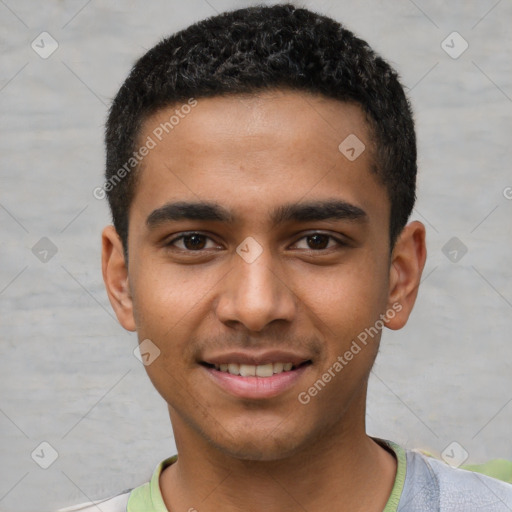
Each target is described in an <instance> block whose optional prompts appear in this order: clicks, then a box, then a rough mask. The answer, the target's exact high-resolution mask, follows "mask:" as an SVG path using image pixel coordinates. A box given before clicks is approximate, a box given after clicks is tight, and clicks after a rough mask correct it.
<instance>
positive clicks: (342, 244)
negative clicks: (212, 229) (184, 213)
mask: <svg viewBox="0 0 512 512" xmlns="http://www.w3.org/2000/svg"><path fill="white" fill-rule="evenodd" d="M194 235H198V236H202V237H205V238H207V239H209V240H213V239H212V238H211V237H210V236H208V235H206V234H204V233H201V232H199V231H189V232H185V233H182V234H181V235H180V236H178V237H176V238H173V239H172V240H169V241H168V242H166V243H165V247H168V248H176V249H178V250H180V251H182V252H188V253H201V252H203V251H205V250H207V249H197V250H192V249H183V248H181V247H175V246H174V243H175V242H177V241H178V240H183V239H185V238H187V237H190V236H194ZM315 235H320V236H324V237H327V238H328V239H329V241H330V240H334V242H336V244H337V246H338V248H339V247H346V246H347V245H348V244H347V243H346V242H345V241H343V240H341V239H339V238H337V237H335V236H333V235H329V234H327V233H322V232H319V231H313V232H311V233H307V234H306V235H304V236H302V237H301V238H299V239H298V240H297V241H296V242H295V244H297V243H298V242H299V241H300V240H303V239H305V238H308V237H311V236H315ZM328 245H329V242H328ZM329 249H333V247H326V248H324V249H309V251H310V252H318V253H320V252H322V251H328V250H329ZM301 250H305V251H307V250H308V249H301Z"/></svg>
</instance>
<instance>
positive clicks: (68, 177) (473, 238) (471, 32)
mask: <svg viewBox="0 0 512 512" xmlns="http://www.w3.org/2000/svg"><path fill="white" fill-rule="evenodd" d="M250 4H251V2H243V1H229V0H209V1H208V2H207V1H206V0H188V1H187V2H178V1H164V0H158V1H148V2H142V1H126V2H120V1H119V2H115V1H110V2H108V1H102V0H92V1H89V2H87V1H84V0H77V1H71V0H65V1H56V0H53V1H47V2H44V3H43V2H30V1H28V0H24V1H16V2H15V1H14V0H0V42H1V55H0V111H1V117H0V130H1V134H0V162H1V166H0V169H1V187H0V194H1V196H0V222H1V230H2V231H1V242H2V243H1V246H0V247H1V249H0V250H1V265H0V301H1V317H0V319H1V331H0V332H1V345H0V350H1V354H0V382H1V390H2V394H1V397H0V431H1V437H0V444H1V461H2V464H1V469H0V472H1V473H0V510H1V511H3V512H6V511H16V512H17V511H31V510H38V511H41V510H52V509H55V508H57V507H60V506H64V505H70V504H73V503H78V502H83V501H86V500H87V499H88V498H100V497H105V496H107V495H111V494H114V493H117V492H120V491H122V490H123V489H126V488H130V487H133V486H136V485H139V484H141V483H142V482H144V481H146V480H147V479H148V478H149V476H150V474H151V472H152V470H153V468H154V466H155V465H156V464H157V463H158V462H159V461H160V460H161V459H163V458H164V457H166V456H168V455H170V454H172V453H174V449H175V447H174V442H173V438H172V433H171V428H170V423H169V420H168V417H167V410H166V407H165V403H164V402H163V400H162V399H161V398H160V396H159V395H158V394H157V393H156V391H154V390H153V388H152V386H151V384H150V382H149V380H148V378H147V377H146V374H145V371H144V368H143V366H142V365H141V364H140V363H139V361H138V360H137V359H136V358H135V357H134V355H133V352H132V351H133V349H134V348H135V347H136V344H137V342H136V337H135V335H133V334H131V333H127V332H125V331H124V330H123V329H122V328H121V327H120V326H119V325H118V323H117V321H116V320H115V318H114V315H113V312H112V311H111V308H110V305H109V303H108V300H107V297H106V293H105V291H104V287H103V282H102V278H101V272H100V232H101V229H102V227H103V226H104V225H105V224H107V223H108V222H109V214H108V210H107V205H106V203H105V201H104V200H103V201H101V200H97V199H95V198H94V197H93V195H92V190H93V189H94V188H95V187H96V186H98V185H101V183H102V172H103V159H104V153H103V142H102V137H103V124H104V121H105V116H106V111H107V106H108V104H109V101H110V100H111V98H112V97H113V96H114V94H115V93H116V91H117V89H118V88H119V86H120V84H121V83H122V81H123V79H124V78H125V76H126V75H127V73H128V71H129V69H130V67H131V65H132V64H133V62H134V60H135V58H137V57H138V56H140V55H142V54H143V53H144V51H145V50H146V49H148V48H150V47H151V46H152V45H154V44H155V43H156V42H157V41H158V40H159V39H160V38H162V37H164V36H165V35H168V34H169V33H171V32H173V31H175V30H176V29H179V28H182V27H185V26H186V25H188V24H190V23H191V22H193V21H196V20H199V19H201V18H204V17H206V16H209V15H213V14H215V13H216V12H220V11H222V10H225V9H229V8H234V7H242V6H247V5H250ZM445 4H446V5H445ZM303 5H306V6H309V7H311V8H313V9H315V10H318V11H320V12H323V13H326V14H328V15H331V16H333V17H335V18H337V19H338V20H340V21H342V22H344V23H345V24H346V25H347V27H348V28H350V29H352V30H354V31H355V32H356V33H357V34H359V35H360V36H362V37H363V38H365V39H366V40H367V41H368V42H369V43H370V44H371V45H372V46H373V47H374V48H375V49H376V50H377V51H379V52H380V53H382V54H383V55H384V56H385V57H386V58H387V59H388V60H389V61H390V62H391V63H392V64H394V65H395V66H396V68H397V69H398V70H399V72H400V74H401V76H402V80H403V83H404V84H405V85H406V86H407V88H408V90H409V95H410V98H411V101H412V103H413V107H414V110H415V115H416V120H417V133H418V140H419V165H420V176H419V194H418V196H419V197H418V203H417V208H416V210H415V212H414V218H416V219H419V220H422V221H423V222H424V223H425V224H426V226H427V229H428V247H429V254H428V260H427V265H426V270H425V274H424V281H423V285H422V288H421V291H420V294H419V298H418V301H417V306H416V309H415V311H414V313H413V315H412V318H411V320H410V322H409V324H408V325H407V327H406V328H404V329H403V330H402V331H400V332H390V331H386V332H385V333H384V336H383V343H382V349H381V354H380V356H379V359H378V361H377V364H376V366H375V369H374V372H373V376H372V378H371V383H370V390H369V405H368V430H369V433H371V434H372V435H377V436H380V437H384V438H388V439H393V440H394V441H397V442H399V443H402V444H404V445H405V446H407V447H421V448H425V449H428V450H430V451H432V452H433V453H435V454H436V455H438V456H439V455H440V454H441V452H443V450H444V449H445V448H446V447H447V445H449V444H450V443H451V442H453V441H457V442H458V443H460V445H461V446H462V447H463V448H464V449H465V450H466V451H467V452H468V453H469V459H468V461H469V462H481V461H485V460H488V459H490V458H496V457H503V458H509V459H512V441H511V427H510V426H511V424H512V421H511V420H512V404H511V403H510V402H511V401H512V386H511V382H512V378H511V374H512V363H511V360H512V342H511V333H512V315H511V313H512V309H511V308H512V285H511V277H512V276H511V273H512V271H511V259H512V258H511V253H512V200H509V199H507V197H506V196H508V197H509V198H510V197H512V189H510V188H507V187H512V173H511V171H510V161H511V160H512V154H511V144H510V133H511V111H512V100H511V96H512V84H511V78H512V74H511V67H512V59H511V55H510V49H511V48H512V41H511V38H512V34H511V31H510V28H509V27H510V23H511V21H512V4H511V2H510V1H496V0H489V1H478V2H477V1H473V2H463V1H461V0H460V1H453V2H449V3H448V2H433V1H430V2H427V1H420V0H415V1H414V2H413V1H410V0H395V1H385V0H382V1H377V0H374V1H360V2H352V1H350V2H349V1H340V2H334V1H331V2H328V1H319V2H305V3H304V4H303ZM43 31H47V32H49V33H50V34H51V35H52V37H53V38H55V40H56V41H57V42H58V45H59V47H58V49H57V50H56V51H55V52H54V53H53V54H52V55H51V56H50V57H49V58H47V59H43V58H41V57H40V56H39V55H38V54H37V53H36V52H35V51H34V50H33V49H32V48H31V43H32V41H33V40H36V42H37V41H38V40H39V41H40V38H39V39H38V37H39V34H40V33H41V32H43ZM453 31H457V32H459V33H460V34H461V35H462V37H463V38H464V39H465V40H466V41H467V43H468V44H469V47H468V49H467V50H466V51H465V52H464V53H463V54H462V55H460V57H458V58H457V59H454V58H452V57H450V56H449V55H448V54H447V53H446V52H445V51H444V50H443V48H442V46H441V43H442V41H443V40H445V38H446V37H447V36H448V35H449V34H451V33H452V32H453ZM452 39H453V37H452ZM448 44H450V45H451V46H454V48H453V51H457V50H459V49H460V48H461V46H460V41H459V42H457V40H454V42H453V44H452V42H451V39H448ZM46 48H48V46H46ZM42 237H48V238H49V239H50V240H51V241H52V243H53V244H55V246H56V248H57V251H58V252H57V253H56V254H55V255H53V257H50V256H51V252H50V253H48V256H47V259H48V261H46V262H44V261H40V259H38V258H37V257H36V255H35V254H34V253H33V252H32V248H33V247H34V245H35V244H36V243H37V242H38V241H39V240H40V239H41V238H42ZM452 237H456V238H457V240H458V241H457V240H456V241H455V242H452V244H454V245H449V246H448V248H445V249H444V252H443V247H445V244H446V243H447V242H448V241H449V240H450V239H451V238H452ZM40 243H43V244H44V242H40ZM461 244H463V246H464V247H466V248H467V253H466V254H464V255H463V256H462V257H461V255H462V253H463V251H462V249H463V246H462V245H461ZM37 247H39V246H36V248H37ZM43 248H44V247H43ZM453 250H455V251H457V253H456V254H455V253H453V252H452V254H451V255H450V253H449V252H450V251H453ZM445 253H446V254H445ZM454 256H457V260H458V261H455V262H454V261H450V259H449V257H450V258H452V259H453V258H454ZM43 441H46V442H48V443H50V445H51V446H52V447H53V448H54V449H55V450H56V451H57V452H58V458H57V460H56V461H55V462H54V463H53V464H52V465H51V466H50V467H49V468H48V469H46V470H44V469H42V468H41V467H39V465H38V464H36V462H35V461H34V460H33V459H32V458H31V453H32V452H33V450H34V449H36V447H38V445H39V444H40V443H41V442H43ZM455 448H456V449H455V452H454V453H455V454H456V456H457V457H459V456H461V454H462V455H463V454H464V452H462V448H459V447H458V446H456V447H455ZM36 453H39V454H40V459H39V460H40V461H41V460H42V459H43V458H44V457H49V453H50V452H49V451H48V449H47V450H46V452H45V455H44V457H43V456H42V455H41V452H40V450H39V452H37V451H36ZM34 458H35V459H37V457H35V456H34ZM47 460H49V459H47ZM43 462H44V461H43Z"/></svg>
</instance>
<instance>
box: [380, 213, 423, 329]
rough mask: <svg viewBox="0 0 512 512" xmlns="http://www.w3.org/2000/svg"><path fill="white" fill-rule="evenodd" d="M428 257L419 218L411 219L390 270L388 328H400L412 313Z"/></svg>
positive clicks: (401, 236)
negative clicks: (416, 219) (417, 219)
mask: <svg viewBox="0 0 512 512" xmlns="http://www.w3.org/2000/svg"><path fill="white" fill-rule="evenodd" d="M426 258H427V249H426V245H425V226H424V225H423V224H422V223H421V222H418V221H414V222H411V223H410V224H408V225H407V226H405V228H404V229H403V230H402V232H401V233H400V236H399V237H398V239H397V241H396V243H395V247H394V248H393V253H392V255H391V265H390V269H389V294H388V312H389V313H391V311H392V312H393V313H394V316H393V317H391V314H388V315H387V319H386V322H385V323H386V326H387V327H389V328H390V329H395V330H396V329H401V328H402V327H403V326H404V325H405V324H406V323H407V320H408V318H409V315H410V314H411V311H412V308H413V306H414V303H415V302H416V296H417V295H418V288H419V285H420V280H421V274H422V272H423V267H424V266H425V260H426Z"/></svg>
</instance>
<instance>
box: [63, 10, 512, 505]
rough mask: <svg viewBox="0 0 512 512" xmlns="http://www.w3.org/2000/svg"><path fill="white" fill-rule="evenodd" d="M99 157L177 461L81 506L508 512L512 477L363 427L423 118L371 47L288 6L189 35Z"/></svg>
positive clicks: (416, 227)
mask: <svg viewBox="0 0 512 512" xmlns="http://www.w3.org/2000/svg"><path fill="white" fill-rule="evenodd" d="M106 146H107V171H106V177H107V180H106V182H105V185H104V187H103V191H104V192H106V193H107V194H108V199H109V202H110V206H111V210H112V217H113V222H114V226H108V227H106V228H105V230H104V232H103V276H104V280H105V284H106V288H107V292H108V295H109V299H110V301H111V304H112V306H113V308H114V310H115V312H116V315H117V318H118V319H119V322H120V323H121V324H122V325H123V327H125V328H126V329H128V330H130V331H137V333H138V338H139V341H140V347H141V353H142V357H143V360H144V363H145V365H146V369H147V372H148V375H149V377H150V379H151V381H152V382H153V384H154V385H155V387H156V389H157V390H158V392H159V393H160V394H161V395H162V397H163V398H164V399H165V400H166V402H167V404H168V407H169V414H170V419H171V423H172V428H173V432H174V437H175V440H176V446H177V450H178V454H177V456H174V457H171V458H169V459H166V460H165V461H163V462H162V463H161V464H160V465H159V466H158V467H157V468H156V470H155V473H154V475H153V477H152V479H151V481H150V482H149V483H148V484H145V485H143V486H141V487H139V488H136V489H134V490H132V491H128V492H125V493H124V494H122V495H119V496H117V497H115V498H111V499H110V500H106V501H103V502H99V503H97V504H96V505H93V504H90V505H89V506H84V507H82V508H78V509H76V508H75V510H97V509H98V508H99V509H100V510H102V511H104V512H106V511H115V512H118V511H124V510H128V511H129V512H136V511H137V512H139V511H144V512H153V511H158V512H165V511H173V512H178V511H189V512H190V511H196V510H197V511H199V512H217V511H219V510H221V511H223V512H231V511H242V510H243V511H261V510H265V511H271V512H272V511H277V510H279V511H299V510H304V511H308V512H318V511H321V510H322V511H323V510H327V509H329V510H336V511H338V512H342V511H351V512H354V511H364V512H377V511H378V512H381V511H383V510H384V511H386V512H391V511H398V510H400V511H407V512H415V511H425V510H428V511H431V510H439V511H471V510H486V511H505V510H512V486H510V485H508V484H506V483H504V482H500V481H498V480H495V479H492V478H489V477H486V476H482V475H477V474H476V473H472V472H468V471H464V470H460V469H452V468H450V467H449V466H447V465H445V464H444V463H442V462H440V461H437V460H435V459H433V458H430V457H426V456H424V455H422V454H420V453H419V452H414V451H409V450H404V449H403V448H402V447H400V446H398V445H396V444H395V443H393V442H391V441H386V440H381V439H375V438H371V437H369V436H368V435H367V434H366V431H365V407H366V391H367V383H368V378H369V374H370V370H371V368H372V365H373V363H374V360H375V357H376V355H377V352H378V347H379V342H380V336H381V332H382V329H383V328H384V327H387V328H389V329H400V328H401V327H403V326H404V325H405V323H406V322H407V319H408V316H409V314H410V313H411V310H412V308H413V305H414V302H415V299H416V295H417V293H418V286H419V282H420V277H421V273H422V270H423V267H424V263H425V258H426V249H425V228H424V226H423V225H422V224H421V223H419V222H411V223H409V224H407V221H408V218H409V215H410V213H411V211H412V208H413V205H414V200H415V181H416V144H415V133H414V125H413V121H412V115H411V111H410V107H409V104H408V101H407V99H406V97H405V95H404V92H403V89H402V86H401V85H400V83H399V81H398V77H397V75H396V73H395V72H394V71H393V69H392V68H391V67H390V66H389V65H388V64H387V63H386V62H385V61H384V60H382V59H381V58H380V57H379V56H377V55H376V54H375V53H374V52H373V51H372V50H371V49H370V48H369V46H368V45H367V44H366V43H365V42H364V41H362V40H360V39H358V38H356V37H355V36H354V35H353V34H352V33H351V32H349V31H347V30H345V29H344V28H343V27H342V26H341V25H339V24H338V23H337V22H335V21H333V20H331V19H329V18H326V17H323V16H319V15H316V14H314V13H312V12H310V11H308V10H305V9H299V8H295V7H293V6H291V5H277V6H273V7H253V8H248V9H241V10H238V11H234V12H229V13H226V14H222V15H220V16H216V17H214V18H210V19H208V20H205V21H203V22H200V23H198V24H195V25H193V26H191V27H189V28H187V29H186V30H184V31H182V32H180V33H178V34H176V35H174V36H172V37H170V38H168V39H166V40H164V41H162V42H161V43H159V44H158V45H157V46H155V47H154V48H153V49H151V50H150V51H149V52H148V53H147V54H146V55H145V56H143V57H142V58H141V59H140V60H139V61H138V62H137V63H136V65H135V66H134V68H133V70H132V72H131V73H130V76H129V77H128V78H127V80H126V81H125V83H124V84H123V86H122V87H121V89H120V91H119V93H118V94H117V96H116V98H115V100H114V102H113V105H112V108H111V111H110V115H109V119H108V122H107V131H106ZM70 510H71V509H70Z"/></svg>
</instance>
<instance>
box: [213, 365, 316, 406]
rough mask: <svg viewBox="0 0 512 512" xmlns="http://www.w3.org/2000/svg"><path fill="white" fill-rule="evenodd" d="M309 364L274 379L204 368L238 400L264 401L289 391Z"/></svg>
mask: <svg viewBox="0 0 512 512" xmlns="http://www.w3.org/2000/svg"><path fill="white" fill-rule="evenodd" d="M308 366H309V365H308V364H305V365H303V366H300V367H299V368H296V369H295V370H290V371H288V372H281V373H276V374H274V375H272V377H241V376H240V375H232V374H231V373H228V372H221V371H219V370H216V369H215V368H208V367H205V366H203V368H204V369H205V370H206V371H207V372H208V374H209V375H210V377H211V378H212V379H213V380H214V381H215V383H216V384H218V385H219V386H220V387H221V388H222V389H223V390H224V391H227V392H228V393H230V394H231V395H234V396H236V397H238V398H248V399H262V398H273V397H275V396H277V395H280V394H281V393H283V392H285V391H287V390H289V389H290V388H291V387H293V386H294V385H295V383H296V382H297V381H298V380H299V379H300V377H301V376H302V374H303V373H304V372H305V371H306V370H307V368H308Z"/></svg>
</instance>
